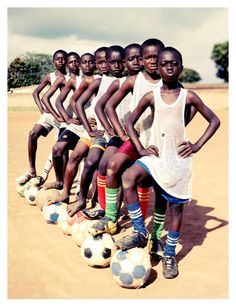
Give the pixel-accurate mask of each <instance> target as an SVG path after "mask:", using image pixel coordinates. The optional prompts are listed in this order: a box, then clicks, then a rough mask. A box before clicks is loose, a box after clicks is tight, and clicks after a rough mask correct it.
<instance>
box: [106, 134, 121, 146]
mask: <svg viewBox="0 0 236 307" xmlns="http://www.w3.org/2000/svg"><path fill="white" fill-rule="evenodd" d="M123 143H124V142H123V141H122V140H121V139H120V137H119V136H113V137H112V138H111V139H110V141H109V142H108V143H107V147H109V146H114V147H117V148H120V147H121V145H122V144H123Z"/></svg>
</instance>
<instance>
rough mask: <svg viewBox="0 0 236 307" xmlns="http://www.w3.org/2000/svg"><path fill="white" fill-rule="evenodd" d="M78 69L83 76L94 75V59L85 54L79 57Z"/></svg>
mask: <svg viewBox="0 0 236 307" xmlns="http://www.w3.org/2000/svg"><path fill="white" fill-rule="evenodd" d="M80 68H81V70H82V72H83V74H84V75H88V76H91V75H93V73H94V69H95V61H94V58H93V57H92V56H91V55H89V54H87V55H84V56H82V57H81V62H80Z"/></svg>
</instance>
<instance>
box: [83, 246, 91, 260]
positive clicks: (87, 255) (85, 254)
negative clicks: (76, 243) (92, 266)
mask: <svg viewBox="0 0 236 307" xmlns="http://www.w3.org/2000/svg"><path fill="white" fill-rule="evenodd" d="M84 256H85V257H86V258H91V257H92V251H91V249H90V248H88V247H87V248H85V249H84Z"/></svg>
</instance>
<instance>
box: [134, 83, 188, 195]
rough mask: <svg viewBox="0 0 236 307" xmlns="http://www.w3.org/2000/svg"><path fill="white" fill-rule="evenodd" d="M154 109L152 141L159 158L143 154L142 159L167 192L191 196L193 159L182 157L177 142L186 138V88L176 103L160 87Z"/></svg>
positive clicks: (155, 93) (155, 92) (155, 98)
mask: <svg viewBox="0 0 236 307" xmlns="http://www.w3.org/2000/svg"><path fill="white" fill-rule="evenodd" d="M153 95H154V102H155V105H154V107H155V111H154V120H153V125H152V128H151V139H150V144H152V145H155V146H157V148H158V150H159V157H156V156H154V155H153V156H144V157H142V158H140V159H139V160H140V161H141V162H142V163H143V164H144V165H146V166H147V167H148V169H149V171H150V173H151V175H152V177H153V178H154V180H155V181H156V182H157V183H158V184H159V186H160V187H161V188H162V189H163V190H165V191H166V192H167V193H168V194H170V195H172V196H174V197H177V198H181V199H187V198H191V167H192V158H191V157H187V158H181V157H179V156H178V154H177V150H178V148H177V144H179V143H180V142H182V141H184V140H186V135H185V124H184V110H185V103H186V95H187V90H186V89H182V88H181V90H180V93H179V96H178V98H177V99H176V101H175V102H173V103H171V104H166V103H165V102H164V101H163V100H162V97H161V92H160V89H157V90H154V91H153Z"/></svg>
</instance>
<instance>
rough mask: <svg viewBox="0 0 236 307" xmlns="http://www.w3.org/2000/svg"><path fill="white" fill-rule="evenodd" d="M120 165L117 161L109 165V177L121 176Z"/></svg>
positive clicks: (110, 162)
mask: <svg viewBox="0 0 236 307" xmlns="http://www.w3.org/2000/svg"><path fill="white" fill-rule="evenodd" d="M119 170H120V165H119V164H118V163H117V162H116V161H109V162H108V165H107V176H109V177H111V176H114V175H116V174H117V175H119V173H120V172H119Z"/></svg>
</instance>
